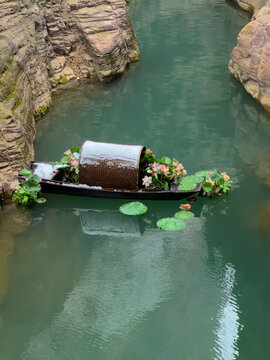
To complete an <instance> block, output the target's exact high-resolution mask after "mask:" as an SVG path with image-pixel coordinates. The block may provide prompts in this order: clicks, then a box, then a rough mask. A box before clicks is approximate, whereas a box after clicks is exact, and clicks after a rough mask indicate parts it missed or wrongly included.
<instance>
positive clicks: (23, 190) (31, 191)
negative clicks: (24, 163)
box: [12, 169, 46, 205]
mask: <svg viewBox="0 0 270 360" xmlns="http://www.w3.org/2000/svg"><path fill="white" fill-rule="evenodd" d="M21 175H22V176H24V177H25V180H23V181H21V184H19V182H14V183H13V184H12V190H14V194H13V197H12V201H14V202H16V203H18V204H21V205H32V204H35V203H39V204H41V203H44V202H46V199H45V198H41V197H39V192H40V190H41V187H40V180H41V179H40V178H39V177H38V176H37V175H35V174H32V172H31V171H29V170H27V169H23V170H22V172H21Z"/></svg>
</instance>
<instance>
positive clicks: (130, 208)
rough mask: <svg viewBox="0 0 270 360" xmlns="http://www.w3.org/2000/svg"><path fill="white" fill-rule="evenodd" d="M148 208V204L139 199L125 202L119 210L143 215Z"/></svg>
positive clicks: (129, 213) (126, 213)
mask: <svg viewBox="0 0 270 360" xmlns="http://www.w3.org/2000/svg"><path fill="white" fill-rule="evenodd" d="M147 210H148V208H147V206H146V205H144V204H143V203H141V202H139V201H135V202H130V203H127V204H124V205H122V206H120V208H119V211H120V212H121V213H122V214H125V215H142V214H145V213H146V211H147Z"/></svg>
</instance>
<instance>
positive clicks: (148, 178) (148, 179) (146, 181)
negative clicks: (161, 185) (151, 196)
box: [142, 176, 152, 187]
mask: <svg viewBox="0 0 270 360" xmlns="http://www.w3.org/2000/svg"><path fill="white" fill-rule="evenodd" d="M142 183H143V185H144V186H145V187H148V186H149V185H150V184H151V183H152V177H151V176H145V177H144V178H143V180H142Z"/></svg>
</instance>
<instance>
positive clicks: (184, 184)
mask: <svg viewBox="0 0 270 360" xmlns="http://www.w3.org/2000/svg"><path fill="white" fill-rule="evenodd" d="M203 180H204V178H203V177H202V176H199V175H198V176H196V175H190V176H185V177H183V178H182V179H181V180H180V184H179V186H178V190H182V191H191V190H195V189H196V187H197V185H198V184H199V183H201V182H202V181H203Z"/></svg>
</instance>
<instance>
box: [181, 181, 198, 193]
mask: <svg viewBox="0 0 270 360" xmlns="http://www.w3.org/2000/svg"><path fill="white" fill-rule="evenodd" d="M196 187H197V184H195V183H190V184H189V183H187V184H180V185H179V186H178V188H177V189H178V190H181V191H190V190H194V189H196Z"/></svg>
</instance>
